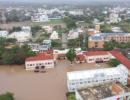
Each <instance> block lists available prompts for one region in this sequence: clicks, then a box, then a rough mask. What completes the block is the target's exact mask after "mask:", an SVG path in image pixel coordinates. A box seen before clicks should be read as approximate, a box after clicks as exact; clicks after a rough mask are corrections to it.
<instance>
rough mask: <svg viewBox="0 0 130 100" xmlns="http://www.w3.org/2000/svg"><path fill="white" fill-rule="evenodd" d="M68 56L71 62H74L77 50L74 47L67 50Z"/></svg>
mask: <svg viewBox="0 0 130 100" xmlns="http://www.w3.org/2000/svg"><path fill="white" fill-rule="evenodd" d="M66 57H67V59H68V60H69V61H70V62H71V64H72V62H73V61H74V59H75V57H76V53H75V50H74V49H70V50H69V51H68V52H67V54H66Z"/></svg>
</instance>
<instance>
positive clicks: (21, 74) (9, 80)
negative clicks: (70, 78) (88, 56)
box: [0, 61, 108, 100]
mask: <svg viewBox="0 0 130 100" xmlns="http://www.w3.org/2000/svg"><path fill="white" fill-rule="evenodd" d="M103 66H107V65H106V64H105V65H103ZM107 67H108V66H107ZM93 68H101V66H100V67H99V66H96V65H90V64H82V65H81V64H74V65H72V66H70V63H69V62H67V61H61V62H58V64H57V65H56V67H55V68H54V69H49V70H47V72H46V73H34V72H28V71H25V69H24V65H23V66H2V65H0V94H2V93H5V92H7V91H8V92H12V93H14V97H15V100H67V98H66V92H67V82H66V72H68V71H74V70H84V69H93Z"/></svg>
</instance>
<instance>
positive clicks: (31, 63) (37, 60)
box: [25, 52, 55, 70]
mask: <svg viewBox="0 0 130 100" xmlns="http://www.w3.org/2000/svg"><path fill="white" fill-rule="evenodd" d="M54 63H55V61H54V58H53V55H52V54H48V53H45V52H44V53H39V54H37V55H36V56H34V57H29V58H26V60H25V67H26V70H35V69H40V68H45V69H46V68H54Z"/></svg>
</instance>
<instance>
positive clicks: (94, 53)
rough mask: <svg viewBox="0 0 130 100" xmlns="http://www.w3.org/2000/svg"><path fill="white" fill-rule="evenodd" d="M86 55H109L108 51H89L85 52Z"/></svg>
mask: <svg viewBox="0 0 130 100" xmlns="http://www.w3.org/2000/svg"><path fill="white" fill-rule="evenodd" d="M84 54H85V55H86V56H97V55H108V54H109V52H108V51H88V52H85V53H84Z"/></svg>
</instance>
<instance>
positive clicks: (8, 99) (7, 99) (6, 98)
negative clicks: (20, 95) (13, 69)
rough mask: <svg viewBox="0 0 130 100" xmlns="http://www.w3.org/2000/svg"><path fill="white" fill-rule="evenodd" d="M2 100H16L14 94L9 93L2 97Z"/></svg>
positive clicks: (0, 97)
mask: <svg viewBox="0 0 130 100" xmlns="http://www.w3.org/2000/svg"><path fill="white" fill-rule="evenodd" d="M0 100H14V97H13V94H12V93H10V92H7V93H5V94H2V95H0Z"/></svg>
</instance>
